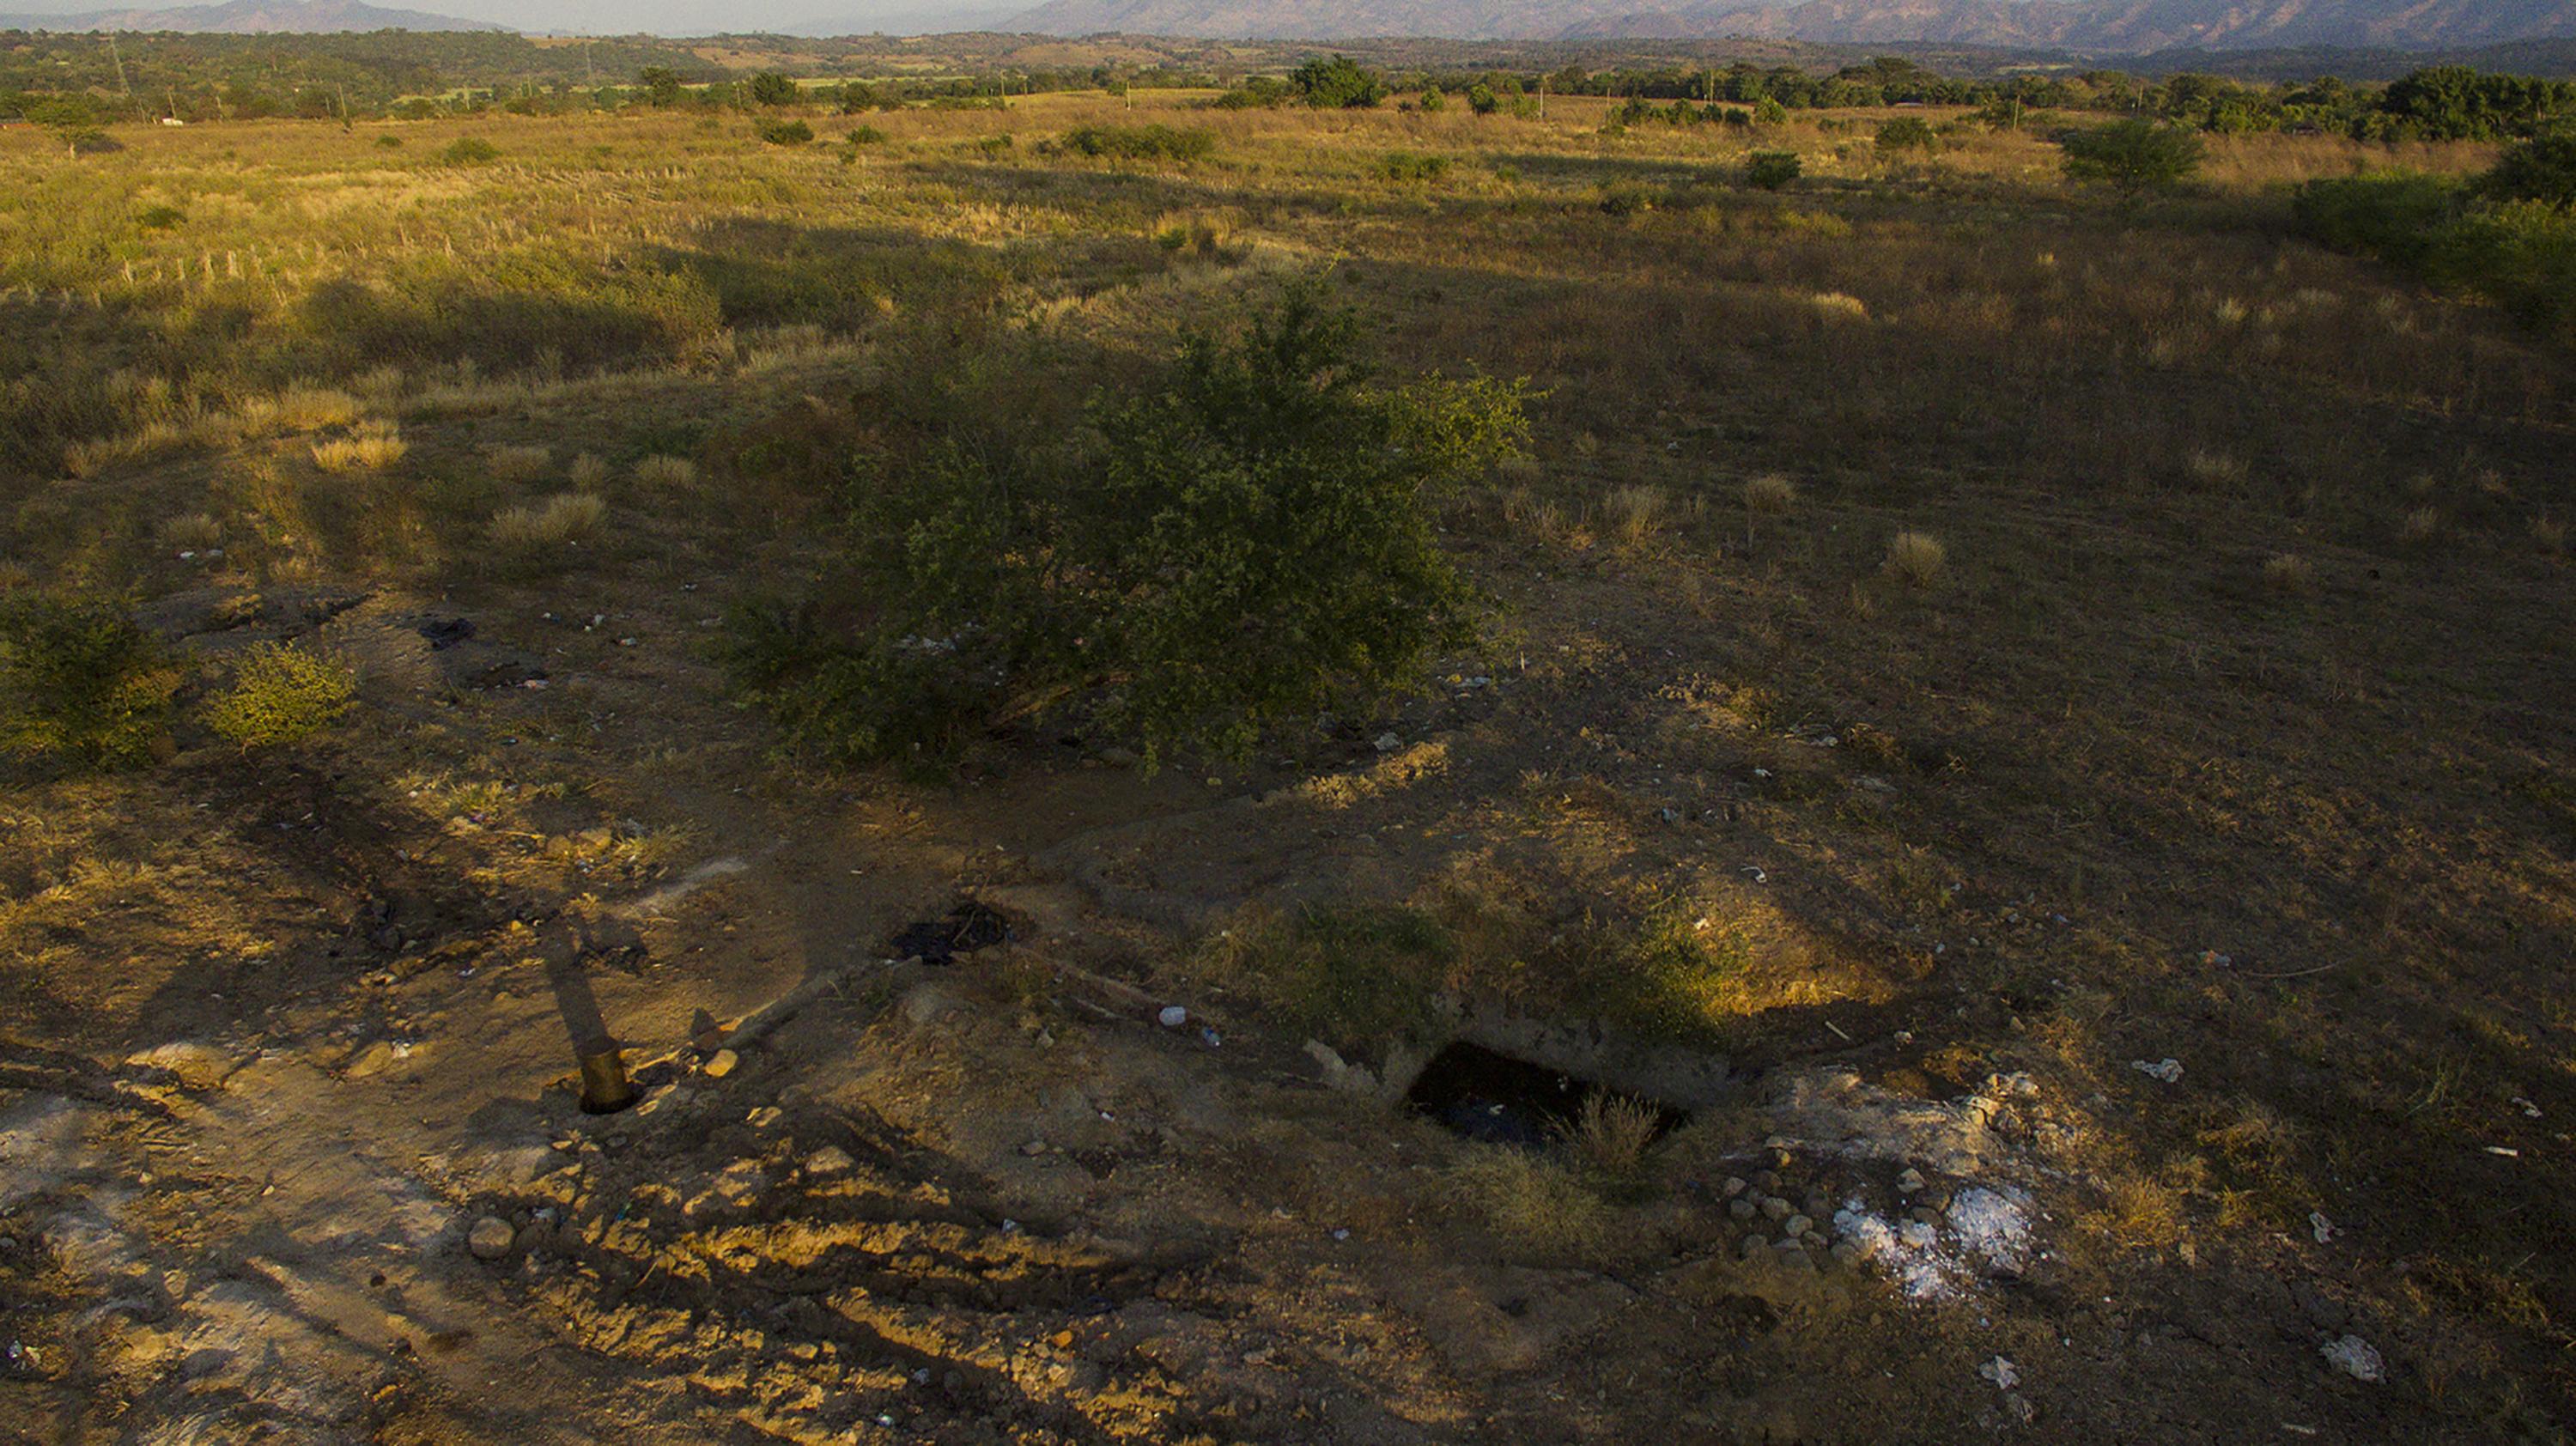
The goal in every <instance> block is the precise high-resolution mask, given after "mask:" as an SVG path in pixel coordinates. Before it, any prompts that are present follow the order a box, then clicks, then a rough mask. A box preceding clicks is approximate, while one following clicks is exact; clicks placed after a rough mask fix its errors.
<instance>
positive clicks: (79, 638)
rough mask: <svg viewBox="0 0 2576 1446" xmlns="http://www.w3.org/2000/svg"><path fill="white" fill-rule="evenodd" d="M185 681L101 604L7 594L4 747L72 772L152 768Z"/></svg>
mask: <svg viewBox="0 0 2576 1446" xmlns="http://www.w3.org/2000/svg"><path fill="white" fill-rule="evenodd" d="M183 681H184V675H183V674H182V673H181V671H180V669H179V667H178V666H177V665H176V664H175V663H174V662H173V661H172V660H171V658H170V657H169V654H168V652H167V651H166V650H165V649H164V648H163V647H162V645H161V644H160V643H159V642H158V641H157V640H155V639H154V638H153V637H152V636H151V635H150V634H148V633H146V632H144V631H143V630H142V629H141V628H140V627H137V626H136V625H135V624H134V623H133V622H132V621H131V620H130V619H128V618H127V617H126V616H125V614H124V613H123V612H122V611H120V610H118V609H116V608H113V607H110V606H108V605H106V604H104V603H99V602H90V601H75V600H71V599H67V598H61V597H55V596H50V595H47V594H42V593H34V592H22V593H15V594H8V595H0V749H5V750H6V751H8V752H9V753H12V754H15V755H17V756H18V757H20V758H24V759H29V760H33V761H36V762H39V763H47V764H54V765H59V766H63V767H68V768H72V769H108V768H125V767H132V766H134V765H137V764H142V763H148V762H150V761H152V759H153V758H154V757H155V756H156V755H158V754H159V753H160V752H161V751H162V750H164V749H165V748H167V746H168V744H169V730H170V719H171V714H172V709H173V700H174V699H175V698H176V696H177V694H178V691H179V687H180V685H181V683H182V682H183Z"/></svg>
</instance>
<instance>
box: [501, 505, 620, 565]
mask: <svg viewBox="0 0 2576 1446" xmlns="http://www.w3.org/2000/svg"><path fill="white" fill-rule="evenodd" d="M607 520H608V504H607V503H606V502H605V501H603V500H601V499H600V498H599V497H597V496H595V495H593V494H590V493H587V492H564V493H558V494H556V495H555V496H552V497H549V498H547V499H545V500H544V501H542V502H534V503H528V504H525V505H522V506H518V507H509V508H504V509H503V510H502V511H501V512H499V513H498V514H496V515H495V516H494V517H493V518H492V525H491V528H490V533H489V535H490V538H491V541H492V545H493V546H495V547H497V548H499V549H501V550H502V551H503V552H506V553H510V554H513V555H515V556H520V557H533V556H538V555H543V554H548V553H553V552H556V551H559V550H560V549H562V548H563V547H564V546H565V545H566V544H567V543H573V542H578V541H580V540H581V539H583V538H585V537H588V536H590V535H591V534H593V533H595V532H597V531H598V530H599V528H600V525H601V524H602V523H604V522H606V521H607Z"/></svg>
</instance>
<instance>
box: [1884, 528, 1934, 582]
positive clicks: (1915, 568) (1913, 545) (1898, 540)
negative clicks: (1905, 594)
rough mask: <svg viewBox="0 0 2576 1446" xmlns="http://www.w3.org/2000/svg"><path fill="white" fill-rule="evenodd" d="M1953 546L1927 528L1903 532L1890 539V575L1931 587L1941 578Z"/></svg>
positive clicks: (1886, 563)
mask: <svg viewBox="0 0 2576 1446" xmlns="http://www.w3.org/2000/svg"><path fill="white" fill-rule="evenodd" d="M1949 561H1950V550H1949V548H1947V547H1945V546H1943V545H1942V543H1941V539H1939V538H1937V537H1934V536H1933V535H1932V534H1930V533H1928V532H1900V533H1898V534H1896V535H1895V536H1894V537H1892V538H1889V539H1888V542H1887V561H1886V562H1885V563H1884V564H1883V566H1884V567H1885V569H1886V572H1887V575H1888V576H1889V577H1892V578H1894V579H1896V580H1897V581H1898V582H1901V583H1903V584H1905V585H1906V586H1907V587H1914V588H1928V587H1930V586H1932V585H1933V584H1934V583H1937V582H1939V581H1940V580H1941V574H1942V571H1943V569H1945V568H1946V567H1947V566H1948V565H1949Z"/></svg>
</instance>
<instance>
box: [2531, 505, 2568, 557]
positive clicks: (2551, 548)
mask: <svg viewBox="0 0 2576 1446" xmlns="http://www.w3.org/2000/svg"><path fill="white" fill-rule="evenodd" d="M2531 540H2532V543H2533V544H2534V545H2535V546H2537V547H2538V548H2539V549H2540V550H2541V551H2543V552H2546V553H2548V554H2550V555H2551V556H2553V557H2554V556H2556V555H2557V554H2559V553H2562V552H2565V551H2566V550H2567V524H2566V523H2564V522H2561V521H2559V520H2558V519H2557V518H2554V517H2551V516H2549V515H2547V514H2546V513H2544V514H2542V515H2541V516H2538V517H2535V518H2533V519H2531Z"/></svg>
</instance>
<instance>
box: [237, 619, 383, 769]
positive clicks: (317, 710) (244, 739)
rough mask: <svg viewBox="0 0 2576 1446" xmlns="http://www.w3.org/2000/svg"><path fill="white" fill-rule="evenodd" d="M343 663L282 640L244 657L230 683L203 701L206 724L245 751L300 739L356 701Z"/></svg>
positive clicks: (350, 674)
mask: <svg viewBox="0 0 2576 1446" xmlns="http://www.w3.org/2000/svg"><path fill="white" fill-rule="evenodd" d="M357 696H358V678H357V675H356V674H355V673H353V672H351V671H350V670H349V669H348V668H347V667H346V666H344V665H343V664H340V663H337V662H334V661H332V660H330V659H328V658H324V657H321V656H320V655H318V654H315V653H311V652H307V651H305V650H304V649H302V648H299V647H295V646H293V645H292V644H286V643H266V644H262V645H261V646H259V647H256V648H253V649H251V650H250V652H249V653H247V654H246V655H244V656H243V658H242V663H241V667H240V668H239V669H238V670H237V671H235V672H234V674H233V682H232V686H231V687H230V688H227V689H225V690H224V692H222V693H221V694H219V695H218V696H217V697H216V698H215V699H214V701H213V702H211V703H209V704H207V705H206V726H207V727H209V728H212V729H213V730H215V733H216V735H217V736H219V737H221V738H224V739H226V740H228V741H230V742H232V743H233V744H235V745H237V746H239V747H240V748H242V749H244V750H248V749H253V748H269V747H274V746H276V745H278V744H281V743H300V742H302V741H304V740H305V739H307V738H310V737H312V736H313V735H314V734H316V733H319V732H321V731H322V730H323V729H325V728H327V727H329V726H330V725H331V724H333V723H335V722H338V721H339V719H340V717H341V716H342V715H343V714H345V713H347V712H348V711H349V709H350V707H351V706H352V705H353V704H354V703H355V702H356V701H357Z"/></svg>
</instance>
